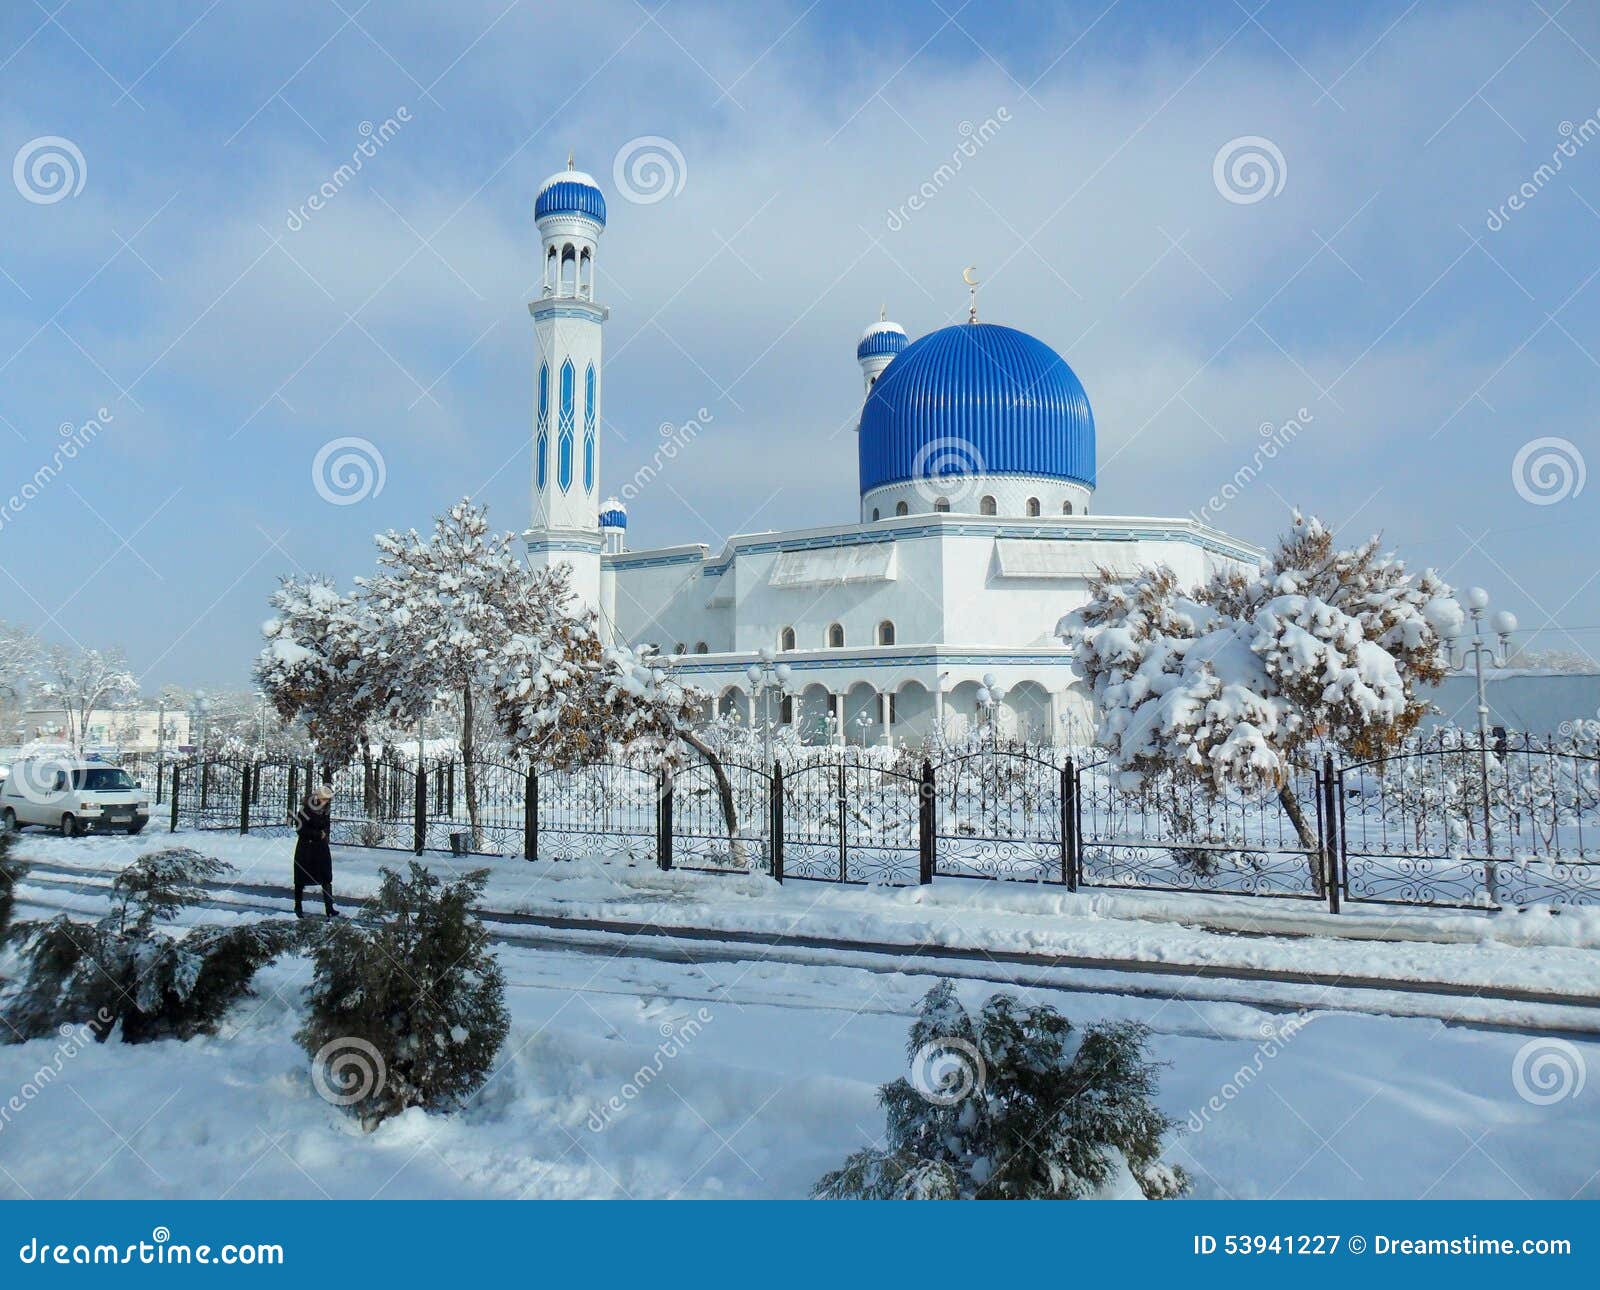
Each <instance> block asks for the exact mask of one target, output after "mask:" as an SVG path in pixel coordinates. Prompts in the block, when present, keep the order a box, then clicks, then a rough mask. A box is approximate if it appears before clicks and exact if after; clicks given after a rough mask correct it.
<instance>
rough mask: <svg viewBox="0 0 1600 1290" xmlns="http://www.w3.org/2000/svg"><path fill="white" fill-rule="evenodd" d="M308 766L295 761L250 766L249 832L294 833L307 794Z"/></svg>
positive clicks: (272, 834) (260, 763)
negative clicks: (296, 815)
mask: <svg viewBox="0 0 1600 1290" xmlns="http://www.w3.org/2000/svg"><path fill="white" fill-rule="evenodd" d="M306 776H307V771H306V767H305V766H303V765H297V764H295V763H293V762H272V761H264V762H257V763H256V764H255V765H254V766H252V767H251V768H250V809H249V820H250V832H252V833H264V834H267V835H268V836H269V837H278V836H287V835H289V834H291V833H293V832H294V830H295V825H294V816H295V813H296V812H297V811H299V809H300V803H301V801H302V800H303V799H304V798H305V795H306V786H307V783H306Z"/></svg>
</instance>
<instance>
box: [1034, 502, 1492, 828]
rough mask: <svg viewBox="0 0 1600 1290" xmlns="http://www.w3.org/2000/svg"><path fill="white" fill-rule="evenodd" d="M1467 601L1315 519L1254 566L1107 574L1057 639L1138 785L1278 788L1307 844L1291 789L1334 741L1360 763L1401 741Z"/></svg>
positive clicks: (1108, 743)
mask: <svg viewBox="0 0 1600 1290" xmlns="http://www.w3.org/2000/svg"><path fill="white" fill-rule="evenodd" d="M1461 619H1462V614H1461V609H1460V606H1459V605H1458V604H1457V603H1456V601H1455V600H1454V598H1453V597H1452V595H1451V592H1450V588H1449V587H1448V586H1446V585H1445V583H1444V582H1443V581H1442V580H1441V579H1440V578H1439V576H1438V575H1437V574H1436V573H1434V572H1433V571H1432V570H1431V569H1429V570H1426V571H1424V572H1422V573H1420V574H1412V573H1408V572H1407V571H1406V568H1405V566H1404V564H1403V563H1402V562H1401V561H1400V560H1399V559H1398V558H1396V557H1395V556H1394V555H1392V554H1388V553H1385V552H1383V551H1382V550H1381V547H1380V539H1379V538H1377V537H1373V538H1371V539H1369V540H1368V541H1366V542H1364V543H1362V544H1361V545H1360V546H1358V547H1354V548H1351V549H1347V550H1341V549H1339V548H1337V547H1336V546H1335V544H1334V540H1333V535H1332V534H1331V533H1330V532H1329V531H1328V530H1327V529H1326V528H1325V527H1324V526H1323V525H1322V524H1321V523H1320V522H1319V521H1317V520H1316V519H1315V518H1307V517H1303V516H1301V515H1300V514H1299V513H1298V512H1296V514H1295V516H1294V524H1293V528H1292V529H1291V531H1290V533H1289V534H1288V535H1287V536H1286V537H1284V538H1283V539H1282V540H1281V541H1280V542H1279V544H1278V546H1277V548H1276V549H1275V550H1274V551H1273V552H1272V553H1271V554H1270V555H1269V556H1268V558H1267V561H1266V563H1265V564H1264V566H1263V567H1262V568H1261V569H1260V570H1259V571H1257V572H1254V573H1249V574H1244V573H1236V572H1217V573H1215V574H1213V575H1212V577H1211V578H1210V579H1209V580H1208V581H1207V582H1205V583H1204V584H1203V585H1201V586H1199V587H1185V586H1184V585H1182V584H1181V583H1180V582H1179V580H1178V578H1177V576H1176V575H1175V574H1173V573H1172V572H1171V570H1169V569H1165V568H1159V569H1152V570H1148V571H1146V572H1144V573H1141V574H1139V575H1138V576H1137V577H1135V578H1133V579H1131V580H1126V579H1123V578H1119V577H1116V576H1113V575H1110V574H1106V573H1102V574H1100V575H1099V576H1098V577H1096V578H1095V579H1094V580H1093V581H1092V583H1091V588H1090V601H1089V603H1088V604H1087V605H1085V606H1084V607H1083V608H1082V609H1080V610H1078V611H1077V612H1076V613H1073V614H1069V615H1068V616H1067V617H1065V618H1063V619H1062V620H1061V622H1060V623H1059V624H1058V626H1057V629H1056V631H1057V634H1058V635H1059V636H1060V637H1061V638H1062V639H1063V640H1064V641H1065V642H1066V643H1067V644H1068V645H1070V646H1073V647H1074V648H1075V649H1076V651H1077V659H1076V663H1077V667H1078V670H1079V671H1080V672H1082V673H1083V675H1084V676H1085V678H1086V679H1087V680H1088V682H1089V684H1090V687H1091V689H1092V690H1093V693H1094V697H1095V701H1096V706H1097V708H1098V711H1099V724H1098V728H1097V731H1096V741H1097V742H1098V743H1099V744H1101V745H1102V746H1104V747H1105V748H1106V749H1107V750H1108V751H1109V752H1110V754H1111V756H1112V758H1113V760H1114V761H1115V762H1116V763H1117V764H1118V765H1119V766H1120V767H1121V768H1122V769H1123V771H1125V772H1127V773H1128V774H1129V776H1131V778H1132V779H1133V780H1135V781H1142V780H1143V779H1144V778H1145V777H1146V776H1152V775H1154V776H1163V775H1164V776H1168V777H1170V778H1172V779H1174V780H1178V781H1182V780H1189V781H1190V782H1198V783H1201V784H1204V785H1206V786H1208V787H1209V788H1210V789H1211V790H1212V791H1214V792H1219V793H1220V792H1222V791H1224V790H1227V789H1232V790H1235V791H1238V792H1242V793H1246V794H1252V795H1256V794H1267V793H1271V792H1273V791H1276V792H1277V794H1278V797H1279V800H1280V801H1281V803H1282V805H1283V809H1284V812H1285V813H1286V814H1287V815H1288V817H1289V819H1290V820H1291V821H1292V823H1293V824H1294V827H1295V829H1296V831H1297V833H1298V834H1299V836H1300V839H1301V842H1302V844H1303V845H1305V846H1306V847H1307V848H1311V847H1314V846H1315V841H1316V840H1315V835H1314V830H1313V829H1312V827H1311V825H1310V823H1309V822H1308V821H1307V819H1306V817H1305V814H1304V812H1303V811H1302V809H1301V806H1300V803H1299V801H1298V800H1297V799H1296V797H1295V794H1294V792H1293V791H1292V788H1291V785H1290V775H1291V771H1292V768H1293V766H1294V764H1295V763H1296V761H1297V759H1298V758H1299V757H1300V755H1301V754H1302V753H1303V752H1304V751H1305V750H1306V749H1307V747H1308V745H1311V744H1313V743H1314V742H1319V741H1323V742H1326V743H1327V744H1329V745H1332V746H1333V747H1335V748H1337V749H1339V750H1340V751H1341V752H1343V753H1345V754H1346V755H1348V756H1350V757H1354V758H1368V757H1373V756H1377V755H1380V754H1381V753H1383V752H1384V751H1386V750H1390V749H1393V748H1394V747H1396V746H1397V745H1398V744H1399V743H1400V742H1401V741H1402V740H1403V739H1404V738H1405V737H1406V736H1407V735H1408V734H1410V733H1411V731H1412V730H1413V729H1415V727H1416V724H1417V722H1418V721H1419V720H1420V719H1421V718H1422V716H1423V714H1424V713H1426V712H1427V710H1428V703H1427V701H1426V700H1425V699H1424V698H1422V696H1421V694H1420V692H1419V691H1420V688H1421V687H1423V686H1427V685H1432V684H1435V683H1437V682H1438V681H1439V680H1440V679H1442V678H1443V676H1444V674H1445V671H1446V657H1445V652H1444V649H1443V638H1444V636H1446V635H1448V634H1449V633H1450V632H1452V631H1453V630H1456V629H1458V628H1459V626H1460V623H1461Z"/></svg>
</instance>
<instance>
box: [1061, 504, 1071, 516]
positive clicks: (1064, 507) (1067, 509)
mask: <svg viewBox="0 0 1600 1290" xmlns="http://www.w3.org/2000/svg"><path fill="white" fill-rule="evenodd" d="M1061 513H1062V514H1063V515H1071V514H1072V503H1071V502H1062V503H1061Z"/></svg>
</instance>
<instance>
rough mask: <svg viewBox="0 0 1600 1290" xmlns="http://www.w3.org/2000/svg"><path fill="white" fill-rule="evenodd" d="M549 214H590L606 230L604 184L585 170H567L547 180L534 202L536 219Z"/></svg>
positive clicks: (534, 216)
mask: <svg viewBox="0 0 1600 1290" xmlns="http://www.w3.org/2000/svg"><path fill="white" fill-rule="evenodd" d="M546 215H586V216H588V217H589V218H590V219H592V220H594V221H595V222H596V223H597V224H599V225H600V226H601V227H602V228H604V227H605V223H606V198H605V194H604V193H602V192H601V191H600V185H599V184H597V183H595V181H594V180H593V179H592V178H591V177H590V176H588V175H586V174H584V173H583V172H582V171H581V170H563V171H560V172H558V173H556V174H554V175H551V176H550V178H549V179H547V180H545V181H544V187H542V188H541V189H539V196H538V198H537V199H536V200H535V201H534V203H533V218H534V219H536V220H541V219H543V218H544V217H545V216H546Z"/></svg>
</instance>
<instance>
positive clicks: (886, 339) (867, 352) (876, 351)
mask: <svg viewBox="0 0 1600 1290" xmlns="http://www.w3.org/2000/svg"><path fill="white" fill-rule="evenodd" d="M909 343H910V342H909V341H907V340H906V334H905V332H904V331H902V330H901V328H900V324H899V323H892V322H880V323H873V324H872V326H870V327H868V328H867V329H866V331H864V332H862V333H861V341H860V343H859V344H857V346H856V361H857V362H858V363H859V362H860V361H861V360H862V359H864V358H876V357H878V355H880V354H898V353H899V352H900V351H901V350H903V349H904V348H905V347H906V346H907V345H908V344H909Z"/></svg>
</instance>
